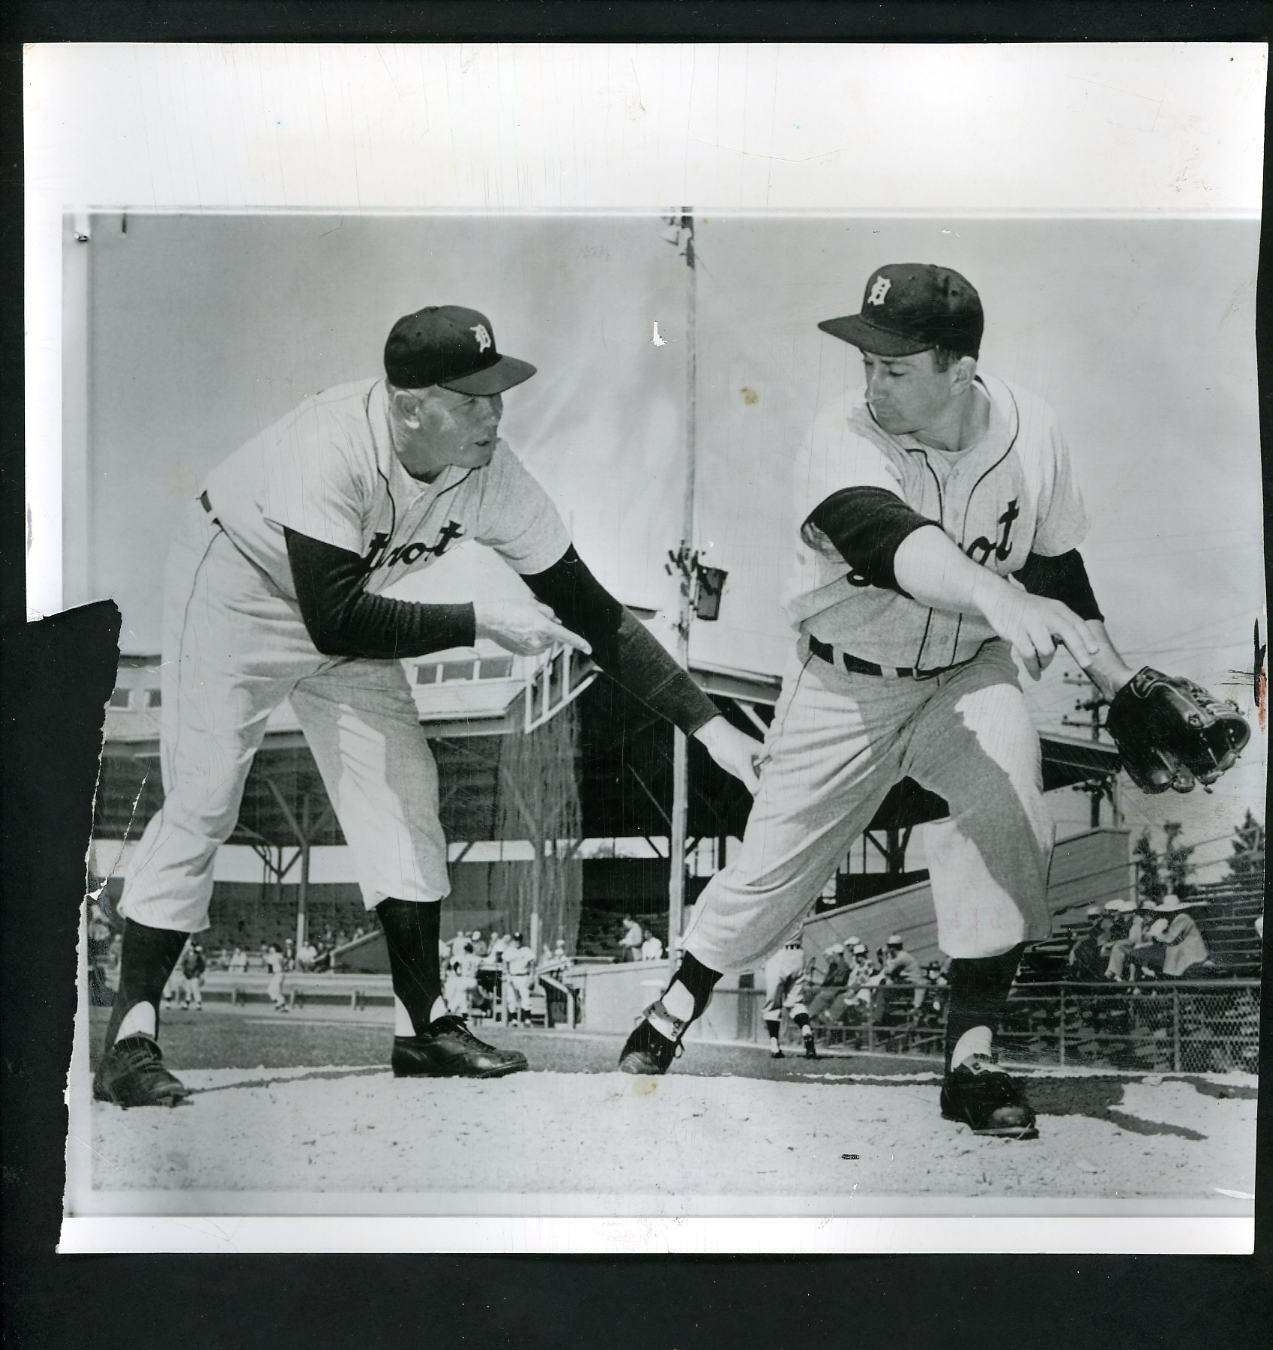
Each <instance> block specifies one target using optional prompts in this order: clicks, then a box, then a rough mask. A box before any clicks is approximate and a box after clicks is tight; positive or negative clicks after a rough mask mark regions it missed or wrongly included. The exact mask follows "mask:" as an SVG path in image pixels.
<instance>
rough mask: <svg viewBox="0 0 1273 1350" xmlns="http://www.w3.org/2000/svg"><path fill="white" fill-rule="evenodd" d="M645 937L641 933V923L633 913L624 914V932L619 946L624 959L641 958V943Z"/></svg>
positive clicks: (634, 959)
mask: <svg viewBox="0 0 1273 1350" xmlns="http://www.w3.org/2000/svg"><path fill="white" fill-rule="evenodd" d="M644 940H645V939H644V938H643V937H642V935H641V925H640V924H639V923H637V921H636V920H635V919H634V918H633V917H632V915H631V914H625V915H624V916H623V933H622V935H621V936H620V938H619V948H620V953H621V956H622V959H623V960H624V961H636V960H639V959H640V955H641V943H642V942H643V941H644Z"/></svg>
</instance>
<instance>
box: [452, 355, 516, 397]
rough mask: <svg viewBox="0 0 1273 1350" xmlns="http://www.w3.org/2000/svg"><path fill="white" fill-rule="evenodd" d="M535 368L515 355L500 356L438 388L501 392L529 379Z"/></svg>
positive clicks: (485, 394) (487, 392)
mask: <svg viewBox="0 0 1273 1350" xmlns="http://www.w3.org/2000/svg"><path fill="white" fill-rule="evenodd" d="M535 370H536V367H534V366H532V365H531V363H530V362H529V361H519V360H518V359H517V357H515V356H501V357H500V359H499V360H498V361H496V362H495V364H494V365H493V366H487V367H486V369H485V370H479V371H475V372H474V373H473V374H472V375H462V376H461V377H460V378H459V379H458V380H447V381H446V382H445V383H443V384H439V385H438V388H439V389H449V390H451V392H452V393H455V394H478V395H483V396H489V395H491V394H502V393H503V392H504V390H505V389H511V388H513V386H514V385H517V384H521V383H522V381H523V380H529V379H530V377H531V376H532V375H533V374H534V373H535Z"/></svg>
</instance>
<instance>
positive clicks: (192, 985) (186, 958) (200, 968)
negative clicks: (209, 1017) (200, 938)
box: [180, 938, 208, 1012]
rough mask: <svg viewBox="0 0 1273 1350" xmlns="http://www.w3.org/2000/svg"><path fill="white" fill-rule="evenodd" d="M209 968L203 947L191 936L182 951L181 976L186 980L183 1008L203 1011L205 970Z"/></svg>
mask: <svg viewBox="0 0 1273 1350" xmlns="http://www.w3.org/2000/svg"><path fill="white" fill-rule="evenodd" d="M207 968H208V962H207V959H206V958H205V957H204V954H203V948H202V947H201V946H200V945H199V944H198V943H197V942H196V941H195V940H194V939H193V938H191V940H190V941H189V942H187V943H186V946H185V950H184V951H183V952H182V953H181V962H180V970H181V978H182V979H183V980H184V981H185V984H184V986H183V988H182V990H181V1006H182V1007H183V1008H195V1009H197V1010H198V1011H199V1012H202V1011H203V972H204V971H205V970H207Z"/></svg>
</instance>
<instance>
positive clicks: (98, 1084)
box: [93, 1036, 190, 1108]
mask: <svg viewBox="0 0 1273 1350" xmlns="http://www.w3.org/2000/svg"><path fill="white" fill-rule="evenodd" d="M163 1061H164V1057H163V1054H162V1053H161V1052H160V1049H159V1044H158V1042H156V1041H154V1040H152V1039H151V1038H150V1037H149V1036H125V1037H124V1039H123V1040H122V1041H116V1042H115V1044H114V1045H112V1046H111V1048H110V1049H109V1050H107V1051H106V1053H105V1054H104V1055H103V1056H102V1062H101V1063H100V1064H99V1065H98V1066H97V1072H96V1073H95V1074H94V1075H93V1096H94V1098H95V1099H96V1100H97V1101H99V1102H114V1103H115V1105H116V1106H123V1107H125V1108H127V1107H129V1106H179V1105H180V1104H181V1103H182V1102H183V1101H185V1099H186V1098H187V1097H189V1096H190V1089H189V1088H188V1087H186V1085H185V1084H184V1083H183V1082H182V1081H181V1079H179V1078H175V1077H174V1076H173V1075H172V1074H170V1073H169V1072H168V1070H167V1069H165V1068H164V1062H163Z"/></svg>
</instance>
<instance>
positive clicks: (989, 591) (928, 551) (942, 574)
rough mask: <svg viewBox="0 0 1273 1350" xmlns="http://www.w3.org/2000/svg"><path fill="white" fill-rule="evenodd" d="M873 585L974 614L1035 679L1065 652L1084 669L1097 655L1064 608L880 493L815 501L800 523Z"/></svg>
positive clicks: (863, 491) (859, 491) (870, 490)
mask: <svg viewBox="0 0 1273 1350" xmlns="http://www.w3.org/2000/svg"><path fill="white" fill-rule="evenodd" d="M809 527H816V529H817V530H820V531H821V532H822V534H823V535H825V536H826V538H827V539H828V540H829V541H830V543H831V544H832V545H833V546H834V547H835V549H836V550H837V551H838V552H839V553H840V555H841V556H842V557H843V558H844V560H845V561H846V562H847V563H848V564H849V565H850V566H851V567H852V568H853V569H854V570H855V571H856V572H857V573H858V574H859V575H860V576H861V577H862V578H863V579H864V580H866V581H868V582H869V583H870V584H871V585H873V586H880V587H883V588H886V589H890V590H895V591H899V592H900V593H901V594H902V595H906V596H909V597H910V598H911V599H913V600H917V601H918V602H919V603H920V604H923V605H930V606H932V608H934V609H941V610H945V611H948V612H950V613H961V614H970V613H973V614H980V615H981V616H982V617H983V618H984V619H985V620H986V622H987V623H988V624H989V625H990V627H991V628H993V629H994V631H995V632H996V633H998V634H999V636H1000V637H1001V638H1003V639H1004V640H1005V641H1007V642H1010V643H1011V644H1012V645H1013V647H1015V648H1016V650H1017V651H1018V652H1020V654H1021V657H1022V659H1023V660H1024V662H1025V665H1026V669H1027V670H1028V671H1029V672H1030V674H1031V675H1032V676H1033V677H1034V678H1035V679H1038V677H1039V675H1040V674H1041V673H1042V671H1043V669H1044V667H1046V666H1047V665H1048V663H1049V662H1050V661H1051V660H1052V657H1053V656H1054V655H1055V654H1056V648H1057V644H1058V643H1060V644H1062V645H1064V646H1065V647H1067V648H1069V650H1070V653H1071V655H1073V657H1074V659H1075V660H1076V661H1077V662H1078V663H1079V665H1080V666H1082V667H1083V668H1084V669H1086V668H1087V667H1088V666H1090V665H1091V663H1092V661H1093V660H1094V659H1095V658H1096V656H1097V653H1098V651H1099V650H1100V643H1099V640H1098V638H1097V636H1096V635H1095V634H1092V633H1089V632H1088V630H1087V625H1086V624H1084V622H1083V620H1082V619H1081V618H1080V617H1079V616H1078V615H1077V614H1075V613H1074V611H1073V610H1072V609H1071V608H1070V607H1069V605H1067V604H1065V603H1064V602H1062V601H1060V600H1056V599H1052V598H1049V597H1046V596H1042V595H1032V594H1030V593H1029V592H1028V591H1024V590H1021V589H1020V588H1019V587H1016V586H1014V585H1012V584H1011V583H1010V582H1008V581H1006V580H1005V579H1004V578H1003V577H1000V576H998V575H996V574H995V573H994V572H991V571H990V570H989V569H987V568H985V567H982V566H980V565H979V564H978V563H975V562H973V561H972V559H971V558H969V557H967V556H965V554H964V553H963V551H962V550H961V549H960V548H959V546H958V545H957V544H955V542H954V541H953V540H952V539H951V538H950V537H949V536H948V535H947V534H946V533H945V531H944V530H943V529H942V528H941V526H940V525H939V524H938V523H937V522H936V521H934V520H930V519H928V517H926V516H923V515H921V514H920V513H919V512H918V511H916V510H915V509H914V508H913V507H910V506H908V505H907V504H906V503H905V502H904V501H902V499H901V498H900V497H899V496H897V494H896V493H893V492H889V491H887V490H886V489H884V488H879V487H864V486H859V487H852V488H845V489H842V490H841V491H839V492H835V493H832V495H831V496H830V497H828V498H826V499H825V500H824V501H822V502H820V503H819V504H818V506H817V507H816V508H815V509H814V510H813V511H812V512H811V513H810V514H809V517H808V520H807V521H806V522H805V528H806V530H807V529H808V528H809Z"/></svg>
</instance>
